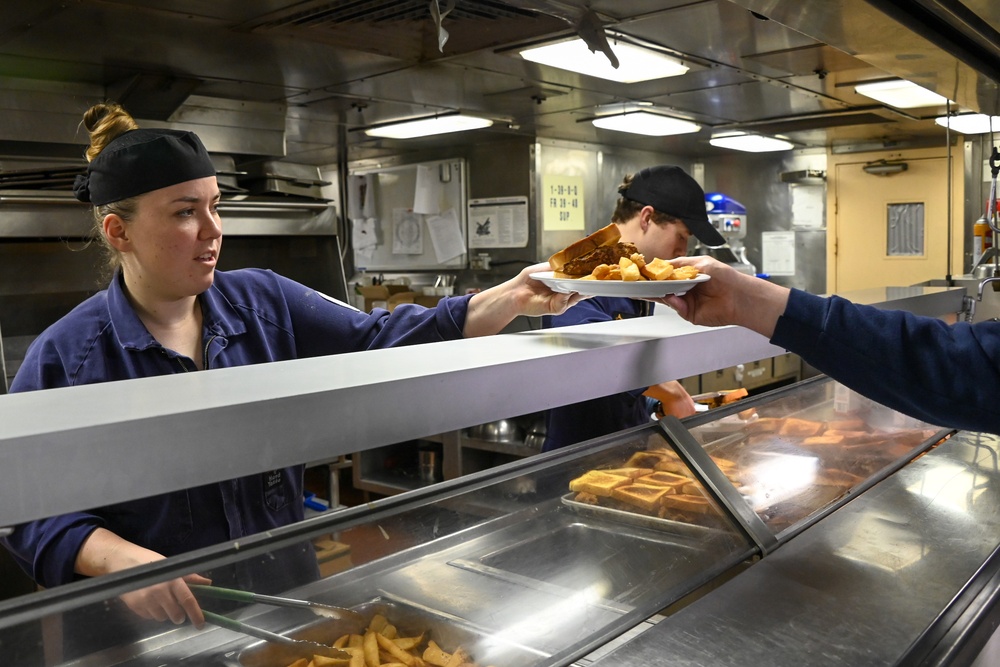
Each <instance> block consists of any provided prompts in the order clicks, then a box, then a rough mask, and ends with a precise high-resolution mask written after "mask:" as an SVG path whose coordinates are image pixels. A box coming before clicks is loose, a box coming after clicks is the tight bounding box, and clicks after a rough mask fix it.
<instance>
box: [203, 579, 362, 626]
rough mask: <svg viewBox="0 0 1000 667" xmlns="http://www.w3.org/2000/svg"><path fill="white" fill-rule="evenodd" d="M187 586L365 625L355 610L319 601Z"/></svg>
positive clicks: (224, 597) (221, 597) (214, 595)
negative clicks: (295, 608)
mask: <svg viewBox="0 0 1000 667" xmlns="http://www.w3.org/2000/svg"><path fill="white" fill-rule="evenodd" d="M188 588H190V589H191V591H192V592H193V593H194V594H195V595H204V596H206V597H212V598H216V599H219V600H232V601H234V602H247V603H250V602H259V603H260V604H269V605H275V606H278V607H298V608H300V609H308V610H309V611H311V612H312V613H314V614H316V615H317V616H323V617H325V618H333V619H337V620H340V621H346V622H348V623H352V624H357V625H358V626H360V627H364V626H365V625H366V622H365V617H364V616H362V615H361V614H359V613H358V612H356V611H352V610H350V609H344V608H343V607H335V606H333V605H329V604H322V603H320V602H310V601H309V600H296V599H294V598H283V597H276V596H274V595H261V594H260V593H253V592H251V591H240V590H235V589H232V588H221V587H219V586H205V585H202V584H189V585H188Z"/></svg>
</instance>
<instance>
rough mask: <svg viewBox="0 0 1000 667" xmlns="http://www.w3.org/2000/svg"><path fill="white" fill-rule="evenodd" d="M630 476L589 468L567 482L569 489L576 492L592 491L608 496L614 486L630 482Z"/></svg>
mask: <svg viewBox="0 0 1000 667" xmlns="http://www.w3.org/2000/svg"><path fill="white" fill-rule="evenodd" d="M631 483H632V478H631V477H626V476H625V475H609V474H608V473H606V472H603V471H601V470H591V471H590V472H587V473H584V474H583V475H581V476H580V477H577V478H576V479H574V480H573V481H571V482H570V483H569V490H570V491H574V492H576V493H592V494H594V495H595V496H605V497H610V496H611V491H612V490H613V489H615V487H618V486H622V485H624V484H631Z"/></svg>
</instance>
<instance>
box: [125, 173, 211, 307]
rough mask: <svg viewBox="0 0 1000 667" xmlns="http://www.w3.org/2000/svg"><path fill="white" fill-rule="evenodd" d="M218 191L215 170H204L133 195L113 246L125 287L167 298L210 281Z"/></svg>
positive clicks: (184, 294) (195, 291) (191, 291)
mask: <svg viewBox="0 0 1000 667" xmlns="http://www.w3.org/2000/svg"><path fill="white" fill-rule="evenodd" d="M219 197H220V192H219V185H218V182H217V181H216V178H215V176H208V177H206V178H199V179H196V180H193V181H186V182H184V183H178V184H177V185H171V186H170V187H166V188H161V189H160V190H154V191H152V192H148V193H146V194H144V195H142V196H141V197H140V198H139V201H138V206H137V209H136V214H135V217H134V218H133V220H132V221H131V222H130V223H128V224H127V225H126V226H125V231H124V234H125V237H127V239H126V240H123V241H122V242H121V243H122V245H121V246H119V250H120V251H121V252H122V265H123V267H124V271H125V278H126V282H127V284H128V285H129V287H130V289H131V290H133V291H138V292H139V293H141V294H142V295H144V296H146V297H147V298H154V299H158V300H166V301H172V300H177V299H183V298H185V297H190V296H197V295H198V294H201V293H202V292H204V291H205V290H207V289H208V288H209V287H211V286H212V281H213V280H214V278H215V265H216V263H217V262H218V260H219V251H220V250H221V248H222V220H221V219H220V218H219V211H218V203H219ZM137 296H138V295H137Z"/></svg>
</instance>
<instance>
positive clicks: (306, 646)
mask: <svg viewBox="0 0 1000 667" xmlns="http://www.w3.org/2000/svg"><path fill="white" fill-rule="evenodd" d="M202 613H203V614H205V620H206V621H208V622H209V623H211V624H212V625H218V626H219V627H221V628H226V629H227V630H232V631H234V632H240V633H242V634H245V635H250V636H251V637H256V638H257V639H263V640H265V641H268V642H271V643H273V644H278V645H280V646H282V647H283V648H284V649H285V650H286V651H287V652H288V654H289V655H290V656H292V657H294V658H308V657H311V656H313V655H321V656H323V657H326V658H342V659H348V660H349V659H350V658H351V654H350V653H348V652H347V651H342V650H340V649H339V648H333V647H332V646H327V645H326V644H319V643H317V642H310V641H306V640H304V639H292V638H291V637H286V636H284V635H279V634H278V633H276V632H271V631H269V630H264V629H262V628H257V627H254V626H252V625H247V624H246V623H243V622H241V621H237V620H235V619H232V618H229V617H228V616H223V615H222V614H216V613H214V612H211V611H204V610H202Z"/></svg>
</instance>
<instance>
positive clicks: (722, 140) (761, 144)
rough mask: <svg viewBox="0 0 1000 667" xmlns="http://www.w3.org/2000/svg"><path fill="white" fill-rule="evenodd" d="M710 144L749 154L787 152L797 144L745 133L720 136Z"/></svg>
mask: <svg viewBox="0 0 1000 667" xmlns="http://www.w3.org/2000/svg"><path fill="white" fill-rule="evenodd" d="M708 143H710V144H712V145H713V146H715V147H717V148H729V149H732V150H734V151H746V152H748V153H768V152H770V151H787V150H789V149H792V148H795V144H793V143H791V142H790V141H785V140H784V139H775V138H773V137H764V136H761V135H759V134H746V133H745V132H734V133H731V134H719V135H716V136H714V137H712V138H711V139H709V140H708Z"/></svg>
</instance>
